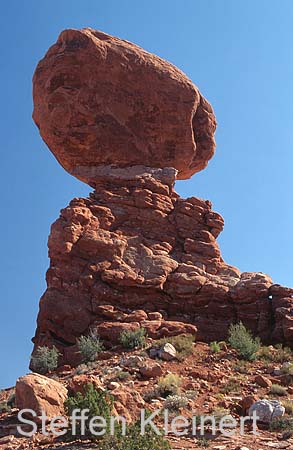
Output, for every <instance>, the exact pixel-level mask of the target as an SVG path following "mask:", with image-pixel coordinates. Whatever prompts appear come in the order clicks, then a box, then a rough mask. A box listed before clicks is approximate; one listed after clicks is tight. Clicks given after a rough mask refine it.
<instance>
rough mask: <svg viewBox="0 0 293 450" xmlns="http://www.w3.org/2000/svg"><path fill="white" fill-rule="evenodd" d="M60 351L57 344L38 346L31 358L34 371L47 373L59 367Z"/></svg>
mask: <svg viewBox="0 0 293 450" xmlns="http://www.w3.org/2000/svg"><path fill="white" fill-rule="evenodd" d="M59 356H60V353H59V351H58V350H57V348H56V347H55V346H53V347H52V348H49V347H45V346H44V347H42V346H41V347H38V348H37V350H36V352H35V354H34V355H33V356H32V358H31V367H32V370H33V371H34V372H37V373H40V374H43V375H44V374H46V373H48V372H51V371H52V370H55V369H57V367H58V360H59Z"/></svg>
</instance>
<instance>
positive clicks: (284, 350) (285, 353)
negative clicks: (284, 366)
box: [258, 344, 293, 363]
mask: <svg viewBox="0 0 293 450" xmlns="http://www.w3.org/2000/svg"><path fill="white" fill-rule="evenodd" d="M258 356H259V357H260V358H261V359H264V360H265V361H269V362H274V363H284V362H289V361H290V360H292V357H293V353H292V351H291V349H290V348H289V347H283V346H282V344H277V345H276V346H275V347H271V346H270V347H265V346H263V347H261V348H260V350H259V352H258Z"/></svg>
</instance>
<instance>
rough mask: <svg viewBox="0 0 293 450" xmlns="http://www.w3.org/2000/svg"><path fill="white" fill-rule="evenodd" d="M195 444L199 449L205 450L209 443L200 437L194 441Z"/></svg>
mask: <svg viewBox="0 0 293 450" xmlns="http://www.w3.org/2000/svg"><path fill="white" fill-rule="evenodd" d="M196 443H197V445H198V446H199V447H202V448H207V447H209V446H210V441H209V439H207V438H205V437H200V438H198V439H197V440H196Z"/></svg>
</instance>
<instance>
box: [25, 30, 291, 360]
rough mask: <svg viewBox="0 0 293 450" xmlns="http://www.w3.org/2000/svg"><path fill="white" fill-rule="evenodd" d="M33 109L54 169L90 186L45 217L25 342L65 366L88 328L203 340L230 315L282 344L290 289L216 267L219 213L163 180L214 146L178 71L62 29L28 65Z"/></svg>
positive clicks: (204, 109)
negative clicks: (45, 255)
mask: <svg viewBox="0 0 293 450" xmlns="http://www.w3.org/2000/svg"><path fill="white" fill-rule="evenodd" d="M33 117H34V120H35V122H36V124H37V125H38V127H39V129H40V133H41V136H42V137H43V139H44V140H45V142H46V143H47V144H48V146H49V147H50V149H51V151H52V152H53V154H54V155H55V156H56V158H57V159H58V161H59V162H60V163H61V164H62V166H63V167H64V168H65V169H66V170H67V171H68V172H70V173H71V174H72V175H74V176H76V177H77V178H78V179H80V180H83V181H85V182H86V183H88V184H89V185H90V186H91V187H93V189H94V190H93V192H92V193H91V194H90V196H89V198H75V199H73V200H72V201H71V202H70V204H69V206H67V207H66V208H65V209H63V210H62V211H61V215H60V217H59V219H58V220H57V221H56V222H55V223H54V224H53V225H52V229H51V233H50V237H49V257H50V268H49V270H48V272H47V285H48V288H47V290H46V292H45V293H44V295H43V297H42V299H41V302H40V312H39V316H38V325H37V331H36V335H35V337H34V343H35V348H36V347H38V346H41V345H46V346H52V345H55V346H57V347H58V348H59V350H60V351H61V352H62V354H63V359H62V362H66V363H67V362H69V363H71V364H74V363H76V362H77V347H76V341H77V338H78V337H79V336H80V335H82V334H87V333H89V332H90V331H91V330H96V331H97V332H98V333H99V335H100V336H101V338H102V339H103V341H104V342H105V344H106V346H109V347H110V346H111V345H113V344H117V342H118V340H119V335H120V333H121V331H122V330H136V329H137V328H139V327H144V328H145V329H146V330H147V332H148V334H149V336H150V337H152V338H160V337H163V336H172V335H176V334H181V333H192V334H196V333H197V338H198V339H200V340H204V341H210V340H223V339H225V338H226V337H227V331H228V328H229V325H230V324H231V323H232V322H238V321H242V322H243V323H244V324H245V325H246V326H247V327H248V328H249V329H250V330H251V331H252V332H253V333H254V334H255V335H258V336H260V337H261V339H262V340H263V342H265V343H269V342H282V343H284V344H286V345H290V346H293V289H289V288H285V287H282V286H279V285H276V284H274V283H273V281H272V280H271V278H270V277H269V276H267V275H265V274H263V273H248V272H246V273H240V271H239V270H238V269H237V268H235V267H233V266H230V265H228V264H226V263H225V262H224V261H223V258H222V256H221V252H220V249H219V246H218V244H217V241H216V239H217V237H218V235H219V233H220V232H221V231H222V229H223V226H224V221H223V218H222V217H221V216H220V215H219V214H217V213H215V212H214V211H212V206H211V203H210V202H209V201H208V200H202V199H199V198H197V197H190V198H187V199H182V198H180V197H179V196H178V195H177V194H176V192H175V190H174V184H175V181H176V178H179V179H182V178H187V177H190V176H191V175H192V174H193V173H195V172H198V171H199V170H201V169H203V168H204V167H205V166H206V165H207V163H208V160H209V159H210V158H211V157H212V155H213V153H214V150H215V141H214V131H215V127H216V120H215V116H214V113H213V110H212V108H211V106H210V105H209V103H208V102H207V101H206V100H205V99H204V98H203V97H202V95H201V94H200V92H199V90H198V88H197V87H196V86H194V85H193V83H192V82H191V81H190V80H189V79H188V78H187V77H186V75H184V74H183V73H182V72H181V71H180V70H179V69H177V68H176V67H174V66H173V65H172V64H170V63H168V62H166V61H163V60H162V59H161V58H159V57H157V56H155V55H151V54H150V53H148V52H146V51H144V50H143V49H141V48H139V47H137V46H135V45H133V44H131V43H129V42H127V41H123V40H121V39H118V38H114V37H112V36H109V35H107V34H105V33H101V32H99V31H95V30H91V29H85V30H66V31H64V32H62V33H61V35H60V36H59V38H58V40H57V42H56V44H54V45H53V46H52V47H51V48H50V49H49V51H48V52H47V54H46V56H45V58H44V59H43V60H42V61H41V62H40V63H39V65H38V67H37V69H36V72H35V75H34V114H33Z"/></svg>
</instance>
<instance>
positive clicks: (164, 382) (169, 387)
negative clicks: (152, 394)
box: [157, 373, 181, 397]
mask: <svg viewBox="0 0 293 450" xmlns="http://www.w3.org/2000/svg"><path fill="white" fill-rule="evenodd" d="M180 385H181V378H180V376H179V375H177V374H176V373H169V374H168V375H166V376H165V377H160V378H159V381H158V388H157V391H158V395H160V396H161V397H168V396H169V395H177V394H179V390H180Z"/></svg>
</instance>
